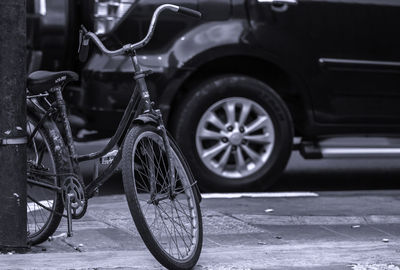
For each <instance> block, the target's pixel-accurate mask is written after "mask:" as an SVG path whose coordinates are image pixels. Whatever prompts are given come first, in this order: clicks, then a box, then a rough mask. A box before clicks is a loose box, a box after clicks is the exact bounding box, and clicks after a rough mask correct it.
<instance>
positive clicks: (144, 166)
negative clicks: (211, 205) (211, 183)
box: [132, 132, 199, 261]
mask: <svg viewBox="0 0 400 270" xmlns="http://www.w3.org/2000/svg"><path fill="white" fill-rule="evenodd" d="M132 153H133V158H134V164H133V166H132V170H133V175H134V179H135V187H136V192H137V198H138V202H139V204H138V205H139V207H140V211H141V212H142V215H143V217H144V219H145V221H146V223H147V227H148V228H149V230H150V232H151V234H152V236H153V239H154V240H155V241H156V242H157V244H158V246H159V247H160V248H162V249H163V250H164V252H165V253H166V254H167V255H168V256H169V257H171V258H172V259H174V260H177V261H187V260H188V259H190V258H191V257H192V256H193V255H194V253H195V252H196V246H197V245H198V241H199V236H198V234H199V228H198V222H197V221H198V212H197V209H196V207H195V201H194V200H195V198H194V194H193V191H192V188H191V185H190V182H189V178H188V175H187V173H186V171H185V170H184V167H183V164H182V163H181V161H180V160H179V159H178V156H177V154H176V153H175V151H172V153H173V159H174V163H175V175H176V178H177V188H176V189H175V191H176V192H177V193H178V194H177V195H176V197H175V198H173V199H171V198H167V199H163V200H160V201H159V202H158V203H155V202H151V195H150V183H149V182H148V180H147V181H146V179H149V178H151V179H156V180H157V181H156V191H157V192H156V198H163V197H165V196H166V194H167V191H168V188H169V185H168V172H167V157H166V153H165V151H164V147H163V140H162V138H161V137H160V136H159V135H157V134H155V133H154V132H144V133H142V134H140V135H139V137H138V139H137V140H136V141H135V144H134V147H133V151H132ZM152 175H153V177H152Z"/></svg>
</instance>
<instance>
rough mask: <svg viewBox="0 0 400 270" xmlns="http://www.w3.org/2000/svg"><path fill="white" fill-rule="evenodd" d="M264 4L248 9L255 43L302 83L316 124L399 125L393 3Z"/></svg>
mask: <svg viewBox="0 0 400 270" xmlns="http://www.w3.org/2000/svg"><path fill="white" fill-rule="evenodd" d="M279 1H280V0H279ZM286 1H289V2H294V1H295V0H282V2H286ZM270 2H271V1H269V0H254V1H253V0H250V1H249V2H248V7H249V14H250V22H251V24H252V27H253V31H254V36H255V38H256V39H257V41H258V42H259V44H260V45H261V46H262V47H263V49H264V50H266V51H268V53H270V54H272V55H274V56H276V57H277V59H278V60H277V61H279V62H280V64H282V65H283V66H285V67H286V68H287V70H290V73H292V75H295V76H298V77H300V78H301V79H302V80H303V81H304V83H305V85H306V88H307V89H308V96H307V97H308V98H309V100H310V101H311V104H312V109H313V115H314V119H315V120H316V121H317V122H319V123H329V124H332V123H335V124H361V125H367V124H368V125H371V124H372V125H382V124H396V125H398V124H399V123H400V121H399V120H400V106H399V105H400V0H297V5H287V4H281V3H280V4H273V3H272V4H271V3H270ZM289 4H290V3H289ZM372 132H374V130H372Z"/></svg>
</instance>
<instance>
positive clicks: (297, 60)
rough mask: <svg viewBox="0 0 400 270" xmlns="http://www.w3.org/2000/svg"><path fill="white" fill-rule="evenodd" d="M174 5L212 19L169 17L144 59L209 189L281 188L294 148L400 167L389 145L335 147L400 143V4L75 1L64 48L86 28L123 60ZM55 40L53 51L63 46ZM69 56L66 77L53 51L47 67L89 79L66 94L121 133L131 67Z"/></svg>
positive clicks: (93, 121) (154, 89)
mask: <svg viewBox="0 0 400 270" xmlns="http://www.w3.org/2000/svg"><path fill="white" fill-rule="evenodd" d="M47 2H48V4H49V3H50V2H56V1H47ZM61 2H62V1H61ZM166 2H168V3H172V4H177V5H181V6H186V7H189V8H193V9H197V10H199V11H201V12H202V14H203V18H202V20H195V19H192V18H188V17H183V16H182V17H180V16H169V14H164V15H162V17H161V20H160V23H159V25H158V26H157V30H156V32H155V35H154V39H153V40H152V42H151V43H150V44H149V46H148V47H146V48H144V49H143V50H140V51H138V52H137V53H138V55H139V56H140V57H139V59H140V61H141V63H142V64H143V65H145V66H147V67H148V69H151V70H153V74H152V75H150V76H149V78H148V79H149V85H150V91H151V94H152V95H154V97H156V100H157V102H158V105H159V107H160V108H161V109H162V111H163V115H164V117H165V118H166V119H165V120H166V121H167V123H168V128H169V130H170V132H171V133H172V134H173V136H174V137H175V138H176V140H177V142H178V143H179V144H180V145H181V147H182V149H183V151H184V154H185V155H186V157H187V159H188V161H189V163H190V165H191V168H192V170H193V173H194V174H195V176H196V177H197V179H198V182H199V184H200V187H201V188H202V189H203V190H206V191H209V190H225V191H228V190H235V191H238V190H247V189H252V190H254V189H258V190H260V189H261V188H266V187H268V186H270V185H271V184H272V183H273V181H274V180H275V179H276V178H277V176H278V175H279V174H280V173H281V172H282V171H283V170H284V168H285V166H286V163H287V161H288V159H289V157H290V154H291V151H292V149H293V138H294V136H297V137H300V138H302V140H301V142H300V143H299V144H296V148H297V149H300V151H301V153H302V154H303V156H304V157H306V158H322V157H348V156H387V155H389V156H398V155H399V153H400V148H399V147H398V146H396V145H395V144H393V143H389V144H385V145H373V143H374V142H376V140H368V139H367V140H366V141H364V140H360V141H359V140H356V141H355V143H354V144H353V143H351V144H346V145H339V146H338V145H335V146H331V145H329V144H328V145H327V144H326V143H324V142H325V141H326V140H324V139H326V138H331V137H343V136H357V137H360V136H364V137H365V136H367V137H371V136H373V137H388V136H389V137H390V136H392V137H395V136H397V135H398V134H399V132H400V121H399V120H400V106H399V104H400V91H399V85H400V34H399V33H400V32H399V29H400V20H399V15H400V2H399V1H393V0H357V1H354V0H348V1H347V0H214V1H212V0H179V1H178V0H170V1H160V0H126V1H115V0H114V1H111V0H94V1H64V2H62V3H63V5H64V6H63V8H64V10H65V11H68V12H66V13H64V15H65V20H64V25H63V26H60V22H57V23H58V24H57V26H58V27H59V28H60V29H63V35H60V36H62V37H63V39H60V42H61V43H62V42H63V41H69V42H70V41H74V42H75V43H74V46H71V48H72V47H73V49H74V50H75V48H76V47H77V40H76V37H77V29H78V26H79V25H80V24H81V23H83V24H85V25H86V26H87V27H88V28H89V29H91V30H93V31H95V32H97V33H98V34H100V35H101V36H102V40H103V41H104V42H105V43H106V44H107V46H108V47H109V48H111V49H112V48H116V47H120V46H121V44H125V43H129V42H134V41H137V40H139V39H141V38H143V35H144V34H145V33H146V31H147V27H148V24H149V21H150V17H151V14H152V13H153V11H154V9H155V8H156V7H157V6H158V5H160V4H162V3H166ZM53 5H54V4H53ZM55 10H56V8H55ZM48 15H49V14H48ZM48 15H46V16H48ZM171 15H172V14H171ZM46 16H44V17H43V18H45V17H46ZM39 28H40V27H39ZM43 32H44V33H43ZM45 32H46V31H44V30H42V34H41V35H40V37H39V39H41V40H46V38H47V39H48V38H49V36H46V34H45ZM49 35H50V33H49ZM39 47H40V46H39ZM51 47H52V50H53V55H54V49H55V48H56V46H51ZM57 48H58V47H57ZM62 48H63V50H62V51H61V50H60V52H59V54H58V56H60V55H62V56H63V57H64V58H63V59H62V60H58V61H55V62H54V63H57V64H58V65H52V64H51V63H52V62H51V60H52V59H54V56H51V55H47V52H46V49H43V48H42V50H43V59H45V60H46V61H44V62H43V63H44V64H43V65H42V67H45V68H48V69H74V70H77V71H79V72H80V74H81V83H80V85H77V86H75V87H73V88H71V89H70V91H69V92H68V93H66V95H69V98H70V105H71V106H72V107H73V108H74V112H75V113H76V114H78V115H80V117H82V118H83V119H84V123H85V125H84V127H85V128H86V129H93V130H98V131H100V132H101V133H102V134H107V133H108V132H110V131H112V130H114V129H115V128H116V126H117V124H118V120H119V119H120V117H121V114H122V112H123V110H124V107H125V106H126V104H127V102H128V99H129V96H130V93H131V91H132V88H133V85H131V84H130V81H131V78H130V77H131V76H132V68H131V63H130V62H129V61H130V60H129V58H128V57H114V58H110V57H107V56H105V55H101V54H99V53H98V52H97V51H95V50H93V51H92V52H91V56H90V60H89V61H88V62H87V63H86V64H83V65H82V64H79V63H78V62H77V59H76V58H77V57H76V55H74V56H73V57H72V56H71V54H70V53H71V50H72V49H71V50H68V51H66V50H65V48H64V47H62ZM39 50H40V49H39ZM353 141H354V140H353ZM361 141H362V143H361V144H359V143H358V142H361ZM390 142H392V140H390Z"/></svg>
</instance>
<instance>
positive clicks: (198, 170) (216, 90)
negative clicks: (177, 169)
mask: <svg viewBox="0 0 400 270" xmlns="http://www.w3.org/2000/svg"><path fill="white" fill-rule="evenodd" d="M232 104H233V105H232ZM249 107H250V109H245V108H249ZM232 108H233V109H232ZM245 112H248V113H247V118H246V119H245V116H246V113H245ZM242 113H243V115H244V116H243V117H241V114H242ZM215 116H217V117H218V118H219V120H220V121H219V122H218V121H217V122H215V121H214V120H215ZM242 118H243V119H245V120H243V119H242ZM173 119H174V120H173V121H174V123H172V124H173V128H172V129H173V134H174V136H175V138H176V140H177V142H178V144H179V145H180V146H181V148H182V151H183V152H184V154H185V156H186V158H187V159H188V161H189V164H190V166H191V169H192V171H193V173H194V175H195V178H196V180H197V181H198V184H199V186H200V188H201V190H202V191H206V192H210V191H254V190H258V191H260V189H262V190H265V189H267V188H268V187H270V186H271V185H272V184H273V183H274V181H275V180H276V179H277V177H278V176H279V175H280V174H281V172H282V171H283V170H284V168H285V167H286V164H287V162H288V159H289V157H290V154H291V151H292V143H293V125H292V119H291V116H290V113H289V110H288V109H287V107H286V105H285V103H284V101H283V100H282V99H281V98H280V96H279V95H278V94H277V93H276V92H275V91H274V90H273V89H272V88H271V87H269V86H268V85H267V84H265V83H264V82H261V81H260V80H257V79H255V78H252V77H248V76H243V75H223V76H218V77H213V78H209V79H207V80H205V81H203V82H202V83H200V84H198V85H197V86H196V87H194V88H193V90H192V91H190V92H188V94H187V95H186V97H185V98H184V100H183V102H182V103H181V104H180V107H179V108H178V110H177V111H176V114H175V115H174V117H173ZM233 120H234V122H233ZM212 121H214V122H212ZM221 123H222V124H223V126H222V125H221ZM232 123H233V124H232ZM258 123H261V124H260V125H261V126H260V128H259V129H258V130H254V128H255V126H257V124H258ZM228 129H229V130H228ZM210 134H211V135H210ZM268 140H270V141H269V142H268ZM226 145H228V146H226ZM218 147H220V148H221V149H223V150H221V151H220V152H219V153H218V154H217V155H214V154H215V152H212V151H213V150H214V149H217V148H218ZM249 149H250V150H249ZM210 150H212V151H210ZM217 150H218V149H217ZM218 151H219V150H218ZM240 152H241V153H240ZM210 153H214V154H210ZM212 155H214V157H212V158H211V159H210V156H212Z"/></svg>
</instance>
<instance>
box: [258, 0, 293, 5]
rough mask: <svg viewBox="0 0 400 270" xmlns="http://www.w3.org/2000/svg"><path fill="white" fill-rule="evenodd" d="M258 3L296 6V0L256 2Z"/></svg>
mask: <svg viewBox="0 0 400 270" xmlns="http://www.w3.org/2000/svg"><path fill="white" fill-rule="evenodd" d="M257 1H258V3H269V4H277V5H297V0H257Z"/></svg>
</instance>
